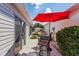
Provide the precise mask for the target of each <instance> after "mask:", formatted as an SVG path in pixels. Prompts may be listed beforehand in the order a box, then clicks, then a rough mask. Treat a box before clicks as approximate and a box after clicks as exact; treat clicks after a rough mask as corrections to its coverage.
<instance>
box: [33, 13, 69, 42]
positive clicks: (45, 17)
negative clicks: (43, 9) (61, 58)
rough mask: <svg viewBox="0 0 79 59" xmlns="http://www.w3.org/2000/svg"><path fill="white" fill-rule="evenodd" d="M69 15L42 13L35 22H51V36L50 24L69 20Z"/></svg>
mask: <svg viewBox="0 0 79 59" xmlns="http://www.w3.org/2000/svg"><path fill="white" fill-rule="evenodd" d="M69 14H70V12H54V13H40V14H38V15H37V16H36V17H35V18H34V19H33V20H34V21H39V22H49V35H50V22H56V21H60V20H67V19H68V18H69ZM49 37H50V36H49ZM49 42H50V38H49Z"/></svg>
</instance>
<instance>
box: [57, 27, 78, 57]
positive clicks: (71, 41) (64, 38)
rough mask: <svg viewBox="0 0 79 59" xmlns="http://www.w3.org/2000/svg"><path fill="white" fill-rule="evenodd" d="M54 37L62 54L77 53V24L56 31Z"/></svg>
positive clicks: (74, 54)
mask: <svg viewBox="0 0 79 59" xmlns="http://www.w3.org/2000/svg"><path fill="white" fill-rule="evenodd" d="M56 39H57V43H58V45H59V48H60V49H61V51H62V54H63V55H65V56H78V55H79V26H73V27H68V28H64V29H63V30H61V31H58V32H57V33H56Z"/></svg>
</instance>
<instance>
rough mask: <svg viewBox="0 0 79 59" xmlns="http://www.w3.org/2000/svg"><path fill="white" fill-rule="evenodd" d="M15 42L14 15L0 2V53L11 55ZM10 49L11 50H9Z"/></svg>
mask: <svg viewBox="0 0 79 59" xmlns="http://www.w3.org/2000/svg"><path fill="white" fill-rule="evenodd" d="M14 42H15V17H14V13H13V12H12V11H11V10H10V8H8V7H7V6H6V4H0V55H2V56H3V55H6V54H7V53H8V55H9V53H10V55H13V53H11V52H13V50H12V46H13V44H14ZM10 49H11V50H10Z"/></svg>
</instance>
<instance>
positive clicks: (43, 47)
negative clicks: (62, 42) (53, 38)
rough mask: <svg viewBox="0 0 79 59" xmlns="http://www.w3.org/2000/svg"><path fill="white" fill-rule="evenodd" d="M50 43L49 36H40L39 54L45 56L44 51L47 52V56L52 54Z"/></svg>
mask: <svg viewBox="0 0 79 59" xmlns="http://www.w3.org/2000/svg"><path fill="white" fill-rule="evenodd" d="M48 44H49V36H47V35H46V36H45V35H44V36H40V38H39V39H38V45H39V47H40V50H39V55H40V56H43V54H44V53H43V52H45V51H46V52H47V54H46V55H47V56H50V51H52V49H51V48H50V46H49V45H48Z"/></svg>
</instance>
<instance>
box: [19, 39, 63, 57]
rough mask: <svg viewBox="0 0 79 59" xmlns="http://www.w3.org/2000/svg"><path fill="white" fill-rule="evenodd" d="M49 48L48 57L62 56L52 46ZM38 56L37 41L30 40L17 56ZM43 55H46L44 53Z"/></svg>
mask: <svg viewBox="0 0 79 59" xmlns="http://www.w3.org/2000/svg"><path fill="white" fill-rule="evenodd" d="M51 44H53V43H51ZM51 44H50V45H51ZM50 47H51V48H52V51H51V53H50V56H62V55H61V53H60V52H58V51H57V50H56V49H55V48H54V47H53V46H52V45H51V46H50ZM38 54H39V46H38V40H37V39H34V40H33V39H30V41H29V44H28V46H24V47H23V49H22V50H21V51H20V53H19V55H18V56H39V55H38ZM45 55H46V52H45Z"/></svg>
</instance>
